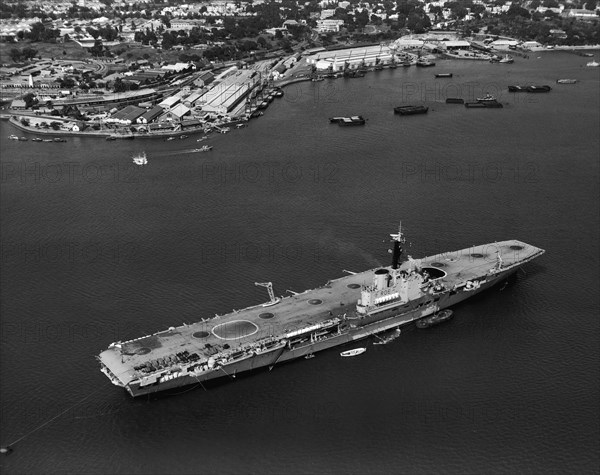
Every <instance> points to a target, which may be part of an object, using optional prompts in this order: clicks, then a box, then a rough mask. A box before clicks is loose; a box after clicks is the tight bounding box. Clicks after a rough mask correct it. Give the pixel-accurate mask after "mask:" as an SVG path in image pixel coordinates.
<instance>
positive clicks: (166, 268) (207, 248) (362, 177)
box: [0, 52, 600, 474]
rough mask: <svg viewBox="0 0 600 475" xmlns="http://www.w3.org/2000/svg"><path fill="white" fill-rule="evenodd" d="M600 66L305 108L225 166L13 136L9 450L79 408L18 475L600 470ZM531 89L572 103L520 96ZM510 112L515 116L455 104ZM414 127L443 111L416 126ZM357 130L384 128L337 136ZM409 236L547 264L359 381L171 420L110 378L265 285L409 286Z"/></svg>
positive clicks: (146, 144) (465, 81) (302, 97)
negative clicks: (544, 88) (493, 105)
mask: <svg viewBox="0 0 600 475" xmlns="http://www.w3.org/2000/svg"><path fill="white" fill-rule="evenodd" d="M538 56H539V58H538ZM585 62H586V59H585V58H581V57H579V56H576V55H573V54H569V53H562V52H553V53H547V54H544V53H541V54H537V55H535V54H532V55H531V56H530V59H528V60H525V59H519V58H517V59H516V61H515V63H514V64H512V65H499V64H490V63H483V62H482V63H479V62H475V61H473V62H467V61H465V62H457V61H443V60H438V61H437V65H436V67H435V68H428V69H417V68H398V69H396V70H385V71H380V72H373V73H369V74H368V75H366V76H365V77H364V78H361V79H346V80H344V79H338V80H335V81H322V82H317V83H301V84H297V85H292V86H290V87H288V88H286V91H285V92H286V94H285V96H284V97H283V98H282V99H279V100H276V101H275V102H273V103H272V104H271V105H270V107H269V109H268V110H267V111H266V113H265V115H264V116H263V117H261V118H259V119H257V120H252V121H251V122H250V123H249V126H248V127H246V128H243V129H240V130H234V131H232V132H231V133H229V134H226V135H218V136H215V137H213V138H210V139H209V140H207V141H205V142H203V144H209V145H213V146H214V149H213V150H212V151H211V152H209V153H203V154H197V153H190V152H189V150H191V149H194V148H196V147H198V146H199V145H198V144H197V143H196V142H195V140H194V139H195V137H190V138H188V139H186V140H177V141H171V142H163V141H160V140H159V141H155V140H133V141H122V142H121V141H114V142H104V141H101V140H97V139H85V138H69V140H68V142H67V143H39V142H38V143H36V142H31V140H30V141H28V142H16V141H9V140H7V137H8V136H9V135H10V134H13V133H14V134H17V135H23V133H21V132H19V131H16V129H14V128H13V127H12V126H11V125H9V124H8V123H6V122H3V123H2V124H0V137H1V138H2V139H1V147H2V150H1V152H2V153H1V165H2V187H1V192H0V198H1V206H2V208H1V210H2V214H1V225H2V226H1V228H0V229H1V230H0V233H1V234H0V238H1V245H2V253H1V256H2V261H1V271H0V272H1V280H0V284H1V302H0V305H1V307H0V310H1V318H2V320H1V330H2V333H1V347H0V348H1V350H0V351H1V354H0V356H1V358H0V365H1V374H0V376H1V377H0V390H1V411H2V412H1V415H0V416H1V419H0V443H1V445H3V446H4V445H7V444H9V443H12V442H14V441H16V440H18V439H19V438H21V437H23V436H25V435H27V434H28V433H29V432H30V431H32V430H34V429H36V428H38V427H39V426H40V425H42V424H44V423H45V422H46V421H48V420H50V419H52V418H53V417H55V416H57V415H59V414H60V413H61V412H63V411H64V414H62V415H61V416H60V417H58V418H56V419H55V420H53V421H52V422H51V423H49V424H47V425H46V426H44V427H42V428H40V429H39V430H37V431H36V432H33V433H31V434H30V435H27V437H25V438H24V439H22V440H20V441H18V442H17V443H16V444H14V449H15V451H14V452H13V453H12V454H11V455H10V456H8V457H2V459H1V460H0V464H1V465H0V467H1V469H2V472H3V473H6V474H21V473H23V474H25V473H27V474H32V473H44V474H52V473H85V474H88V473H89V474H105V473H122V474H133V473H143V474H148V473H211V474H212V473H215V474H216V473H219V474H226V473H231V474H238V473H244V474H245V473H260V474H266V473H273V474H281V473H302V474H304V473H344V474H346V473H357V474H358V473H360V474H365V473H373V474H375V473H437V472H447V473H461V474H462V473H514V472H517V471H519V472H530V473H541V472H544V473H565V472H571V473H597V471H598V466H599V463H600V459H599V451H598V446H597V441H598V439H599V436H600V427H599V417H598V405H597V401H598V393H599V369H598V368H600V364H599V363H600V362H599V349H598V348H599V347H598V340H599V334H600V331H599V330H600V329H599V323H598V314H599V310H600V309H599V306H600V305H599V295H598V264H599V263H598V261H599V248H598V235H599V231H600V230H599V218H598V216H599V215H600V209H599V201H598V184H599V163H598V156H599V153H600V150H599V138H598V130H599V126H600V123H599V113H598V110H600V109H599V106H600V98H599V91H600V87H599V84H600V78H599V71H598V69H597V68H585V67H584V64H585ZM442 72H452V73H453V78H452V79H434V73H442ZM559 78H577V79H578V80H579V82H578V83H577V84H573V85H558V84H555V81H556V79H559ZM528 83H533V84H548V85H551V86H552V88H553V89H552V91H551V92H550V93H548V94H510V93H508V91H507V86H508V85H509V84H528ZM486 92H490V93H492V94H495V95H497V96H498V99H499V100H500V101H501V102H502V103H503V104H504V108H503V109H477V110H471V109H467V108H465V107H463V106H460V105H453V104H445V103H444V101H445V98H446V97H463V98H465V99H466V100H473V99H474V98H475V97H478V96H481V95H484V94H485V93H486ZM408 104H416V105H419V104H424V105H427V106H429V112H428V114H425V115H418V116H410V117H400V116H397V115H396V116H395V115H394V114H393V107H394V106H397V105H408ZM355 114H360V115H363V116H364V117H366V118H367V119H368V121H367V125H365V126H364V127H338V126H337V125H330V124H329V121H328V117H331V116H339V115H355ZM30 138H31V136H30ZM142 151H145V152H146V155H147V158H148V164H147V165H145V166H142V167H137V166H135V165H134V164H133V163H132V160H131V157H132V156H133V155H134V154H137V153H140V152H142ZM399 220H402V223H403V230H404V232H405V234H406V235H407V237H408V240H409V241H411V246H409V247H408V249H407V253H408V254H411V255H412V256H414V257H420V256H424V255H429V254H434V253H438V252H443V251H452V250H456V249H461V248H464V247H466V246H469V245H471V244H473V245H476V244H481V243H485V242H493V241H495V240H504V239H513V238H514V239H520V240H522V241H525V242H527V243H531V244H533V245H535V246H538V247H541V248H543V249H545V250H546V254H545V255H544V256H543V257H542V258H540V259H538V260H536V261H535V262H533V263H531V264H529V265H528V266H526V267H525V271H524V272H519V273H518V274H517V275H516V276H515V277H514V278H513V279H511V281H510V282H509V284H508V285H506V286H505V287H500V288H494V289H492V290H490V291H488V292H486V293H483V294H481V295H479V296H477V297H475V298H473V299H471V300H467V301H466V302H464V303H462V304H460V305H459V306H457V307H455V308H454V309H453V310H454V318H453V319H452V320H451V321H449V322H447V323H444V324H442V325H438V326H435V327H432V328H429V329H424V330H417V329H408V330H406V331H403V332H402V335H401V336H400V337H399V338H397V339H396V340H395V341H394V342H392V343H390V344H388V345H380V346H373V345H372V344H371V343H372V342H367V345H366V346H367V348H368V350H367V352H366V353H365V354H363V355H361V356H359V357H356V358H341V357H340V356H339V351H335V350H333V351H328V352H324V353H319V354H317V355H316V357H315V358H313V359H310V360H308V361H305V360H304V359H302V360H299V361H297V362H293V363H290V364H286V365H282V366H276V367H275V368H274V369H273V370H272V371H270V372H269V371H264V372H259V373H257V374H255V375H252V376H251V377H239V376H238V378H236V380H235V381H229V382H224V383H223V384H218V385H215V386H213V387H210V388H209V389H208V391H204V390H203V388H202V387H195V388H191V389H190V390H187V389H185V390H182V391H181V394H178V395H175V396H169V397H161V398H154V399H152V400H145V399H143V400H137V399H136V400H134V399H131V398H130V397H129V396H128V395H127V394H126V393H125V391H124V390H122V389H120V388H117V387H115V386H112V385H111V384H110V383H109V381H108V380H107V379H106V377H105V376H104V375H103V374H101V373H100V371H99V367H98V364H97V362H96V361H95V359H94V356H95V355H97V354H98V353H99V352H100V351H101V350H102V349H104V348H106V347H107V346H108V344H110V343H111V342H113V341H116V340H126V339H130V338H136V337H138V336H142V335H146V334H148V333H152V332H155V331H158V330H163V329H166V328H168V327H169V326H174V325H180V324H182V323H184V322H193V321H197V320H199V319H200V318H210V317H212V316H214V315H215V314H222V313H225V312H228V311H230V310H231V309H234V308H242V307H245V306H248V305H252V304H257V303H260V302H263V301H266V299H267V296H266V292H264V289H262V288H258V287H255V286H254V282H266V281H272V282H273V284H274V288H275V292H276V294H277V295H281V294H283V293H284V292H285V291H286V289H291V290H294V291H302V290H304V289H307V288H313V287H316V286H318V285H321V284H323V283H324V282H326V281H327V280H329V279H331V278H335V277H338V276H341V275H342V274H343V273H342V269H348V270H363V269H366V268H372V267H375V266H377V265H380V264H384V265H387V264H388V262H389V259H390V254H388V252H387V250H388V247H389V244H388V242H387V236H388V234H389V233H390V232H394V231H395V229H396V228H397V225H398V221H399ZM501 289H502V290H501ZM360 346H364V345H360ZM343 349H350V348H348V347H344V348H343ZM77 403H78V404H77ZM75 404H77V405H75Z"/></svg>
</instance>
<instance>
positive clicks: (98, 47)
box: [90, 39, 104, 56]
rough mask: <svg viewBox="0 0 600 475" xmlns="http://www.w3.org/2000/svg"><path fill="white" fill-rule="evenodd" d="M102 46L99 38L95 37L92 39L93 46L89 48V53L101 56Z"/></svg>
mask: <svg viewBox="0 0 600 475" xmlns="http://www.w3.org/2000/svg"><path fill="white" fill-rule="evenodd" d="M103 50H104V46H103V45H102V40H101V39H96V41H94V46H92V47H91V48H90V53H91V54H92V56H102V55H103Z"/></svg>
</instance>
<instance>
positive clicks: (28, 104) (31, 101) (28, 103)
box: [23, 92, 38, 109]
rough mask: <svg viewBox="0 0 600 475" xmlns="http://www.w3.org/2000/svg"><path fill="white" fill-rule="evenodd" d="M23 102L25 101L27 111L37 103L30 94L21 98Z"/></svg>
mask: <svg viewBox="0 0 600 475" xmlns="http://www.w3.org/2000/svg"><path fill="white" fill-rule="evenodd" d="M23 101H25V107H26V108H27V109H29V108H31V107H33V106H34V105H35V104H37V102H38V101H37V99H36V98H35V96H34V95H33V94H32V93H31V92H30V93H28V94H25V95H24V96H23Z"/></svg>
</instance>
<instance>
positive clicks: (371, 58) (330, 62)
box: [306, 45, 394, 71]
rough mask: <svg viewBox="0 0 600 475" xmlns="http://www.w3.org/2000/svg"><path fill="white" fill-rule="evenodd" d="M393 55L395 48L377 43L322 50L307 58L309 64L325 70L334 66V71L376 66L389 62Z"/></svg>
mask: <svg viewBox="0 0 600 475" xmlns="http://www.w3.org/2000/svg"><path fill="white" fill-rule="evenodd" d="M393 57H394V52H393V50H390V49H389V48H388V47H387V46H383V45H377V46H367V47H364V48H352V49H345V50H336V51H322V52H319V53H316V54H314V55H312V56H309V57H307V58H306V59H307V62H308V63H309V64H314V65H315V66H316V67H317V69H318V70H322V71H324V70H327V69H329V67H332V68H333V70H334V71H343V70H344V69H345V68H346V67H348V68H350V69H357V68H359V67H360V66H362V65H364V66H375V65H376V64H389V63H390V62H391V61H392V58H393ZM346 65H347V66H346Z"/></svg>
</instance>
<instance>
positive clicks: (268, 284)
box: [254, 282, 281, 307]
mask: <svg viewBox="0 0 600 475" xmlns="http://www.w3.org/2000/svg"><path fill="white" fill-rule="evenodd" d="M254 285H257V286H260V287H266V288H267V292H269V298H270V299H271V300H269V301H268V302H267V303H263V307H269V306H271V305H275V304H276V303H279V302H280V301H281V299H280V298H278V297H275V293H274V292H273V283H272V282H254Z"/></svg>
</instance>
